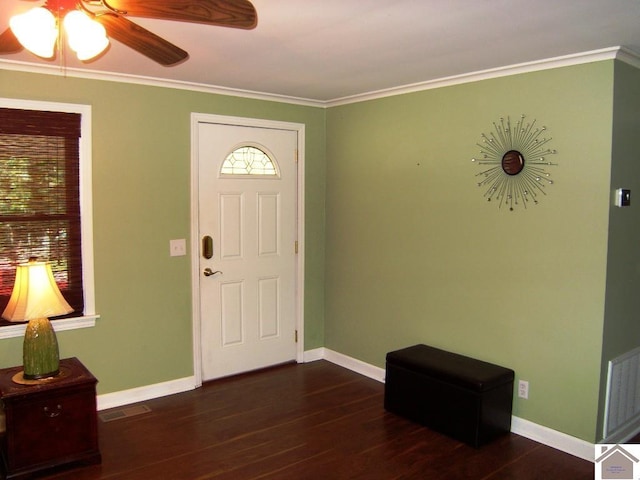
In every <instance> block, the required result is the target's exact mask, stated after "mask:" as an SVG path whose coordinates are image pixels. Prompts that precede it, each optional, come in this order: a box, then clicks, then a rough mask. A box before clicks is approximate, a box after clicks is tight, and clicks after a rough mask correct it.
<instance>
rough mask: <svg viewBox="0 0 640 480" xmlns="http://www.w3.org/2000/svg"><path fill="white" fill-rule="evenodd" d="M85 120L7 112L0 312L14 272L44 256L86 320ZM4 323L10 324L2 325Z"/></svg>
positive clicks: (0, 134) (1, 179)
mask: <svg viewBox="0 0 640 480" xmlns="http://www.w3.org/2000/svg"><path fill="white" fill-rule="evenodd" d="M80 136H81V115H80V114H78V113H66V112H48V111H40V110H21V109H16V108H0V314H1V313H2V312H3V311H4V308H5V306H6V304H7V302H8V301H9V297H10V295H11V291H12V289H13V282H14V279H15V267H16V265H17V264H19V263H23V262H26V261H28V259H29V258H30V257H37V259H38V260H39V261H47V262H49V263H50V264H51V267H52V270H53V275H54V277H55V279H56V282H57V284H58V287H59V288H60V291H61V292H62V295H63V296H64V297H65V299H66V300H67V302H68V303H69V305H71V307H73V309H74V312H73V313H72V314H70V315H67V317H70V316H81V315H83V309H84V301H83V298H84V295H83V288H82V238H81V223H80V222H81V219H80V148H79V147H80ZM0 324H4V325H6V324H9V322H6V321H4V320H2V321H1V322H0Z"/></svg>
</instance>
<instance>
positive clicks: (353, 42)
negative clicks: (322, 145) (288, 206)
mask: <svg viewBox="0 0 640 480" xmlns="http://www.w3.org/2000/svg"><path fill="white" fill-rule="evenodd" d="M43 3H44V0H40V1H38V0H35V1H34V0H1V1H0V32H2V31H4V30H5V29H6V28H7V27H8V22H9V18H10V16H11V15H13V14H15V13H19V12H21V11H24V10H28V9H29V8H32V7H34V6H37V5H41V4H43ZM252 3H253V4H254V5H255V7H256V10H257V12H258V26H257V27H256V28H255V29H254V30H238V29H231V28H223V27H212V26H207V25H199V24H190V23H183V22H169V21H164V20H150V19H138V18H132V17H129V19H131V20H133V21H135V22H136V23H139V24H140V25H142V26H144V27H145V28H147V29H148V30H151V31H152V32H154V33H156V34H157V35H160V36H162V37H164V38H165V39H167V40H169V41H170V42H172V43H174V44H176V45H177V46H179V47H181V48H183V49H184V50H186V51H188V52H189V55H190V57H189V59H188V60H187V61H186V62H184V63H182V64H180V65H176V66H173V67H162V66H160V65H157V64H156V63H154V62H153V61H151V60H148V59H147V58H146V57H144V56H142V55H140V54H139V53H137V52H135V51H133V50H131V49H129V48H127V47H126V46H124V45H122V44H119V43H118V42H116V41H112V44H111V47H110V49H109V50H108V51H107V52H106V54H105V55H103V56H102V57H101V58H99V59H97V60H95V61H93V62H91V63H86V64H82V63H80V62H78V61H76V60H74V59H73V58H72V55H65V60H64V61H65V64H64V65H65V66H66V67H67V68H69V69H75V68H80V69H88V70H91V71H100V72H102V71H104V72H113V73H118V74H128V75H134V76H144V77H152V78H158V79H169V80H176V81H181V82H188V83H195V84H201V85H206V86H216V87H225V88H231V89H240V90H248V91H253V92H262V93H269V94H276V95H283V96H288V97H296V98H301V99H309V100H317V101H323V102H324V101H330V100H336V99H340V98H344V97H349V96H353V95H358V94H363V93H367V92H375V91H379V90H383V89H388V88H393V87H399V86H403V85H409V84H413V83H419V82H426V81H431V80H436V79H442V78H446V77H451V76H456V75H461V74H466V73H471V72H479V71H483V70H488V69H494V68H499V67H505V66H509V65H514V64H520V63H527V62H534V61H538V60H544V59H549V58H554V57H561V56H566V55H572V54H578V53H583V52H590V51H594V50H599V49H603V48H607V47H614V46H623V47H625V48H627V49H629V50H631V51H632V52H636V53H640V0H252ZM3 60H4V61H9V62H10V63H11V64H13V63H14V62H28V63H30V64H31V63H33V64H39V65H42V64H48V65H52V66H54V67H59V66H60V64H61V61H60V59H57V60H54V61H45V60H41V59H39V58H38V57H36V56H34V55H32V54H30V53H28V52H26V51H23V52H22V53H19V54H12V55H3V56H2V57H0V68H2V65H3Z"/></svg>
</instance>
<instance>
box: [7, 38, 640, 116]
mask: <svg viewBox="0 0 640 480" xmlns="http://www.w3.org/2000/svg"><path fill="white" fill-rule="evenodd" d="M612 59H618V60H620V61H623V62H625V63H628V64H629V65H632V66H634V67H637V68H640V54H638V53H636V52H633V51H631V50H629V49H627V48H624V47H609V48H603V49H600V50H593V51H590V52H583V53H576V54H572V55H564V56H561V57H554V58H549V59H544V60H536V61H533V62H526V63H519V64H515V65H509V66H505V67H498V68H492V69H488V70H481V71H478V72H470V73H465V74H462V75H455V76H451V77H445V78H439V79H435V80H428V81H425V82H418V83H412V84H409V85H402V86H398V87H392V88H387V89H383V90H377V91H373V92H365V93H360V94H356V95H351V96H348V97H341V98H336V99H333V100H327V101H323V100H313V99H308V98H299V97H291V96H287V95H278V94H272V93H265V92H256V91H251V90H241V89H234V88H229V87H220V86H215V85H205V84H200V83H191V82H182V81H178V80H167V79H161V78H153V77H144V76H136V75H128V74H124V73H110V72H100V71H96V70H85V69H74V68H65V69H61V68H60V67H59V66H53V65H41V64H35V63H30V62H18V61H15V60H5V59H0V69H5V70H14V71H20V72H29V73H40V74H46V75H58V76H61V75H62V76H64V75H66V76H70V77H77V78H86V79H91V80H105V81H112V82H121V83H133V84H138V85H149V86H156V87H165V88H175V89H180V90H189V91H196V92H203V93H212V94H217V95H226V96H235V97H242V98H251V99H255V100H266V101H271V102H280V103H290V104H294V105H302V106H311V107H324V108H328V107H336V106H339V105H347V104H350V103H359V102H365V101H368V100H375V99H378V98H384V97H391V96H394V95H402V94H405V93H412V92H419V91H423V90H432V89H435V88H442V87H448V86H452V85H460V84H463V83H471V82H478V81H480V80H487V79H491V78H499V77H506V76H509V75H517V74H520V73H529V72H536V71H541V70H549V69H552V68H560V67H567V66H571V65H580V64H584V63H592V62H598V61H602V60H612Z"/></svg>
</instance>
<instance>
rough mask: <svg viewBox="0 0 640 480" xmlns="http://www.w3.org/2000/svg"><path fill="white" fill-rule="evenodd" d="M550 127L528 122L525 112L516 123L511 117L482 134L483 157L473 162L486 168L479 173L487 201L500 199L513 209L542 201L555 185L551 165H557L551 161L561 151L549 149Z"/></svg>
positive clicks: (498, 201) (481, 149) (500, 205)
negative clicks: (548, 188) (548, 189)
mask: <svg viewBox="0 0 640 480" xmlns="http://www.w3.org/2000/svg"><path fill="white" fill-rule="evenodd" d="M546 130H547V128H546V127H537V126H536V121H535V120H533V121H532V122H529V123H526V122H525V116H524V115H522V116H521V117H520V119H519V120H518V121H517V122H516V124H515V125H513V126H512V125H511V120H510V118H509V117H507V118H506V119H505V118H501V119H500V121H499V122H497V123H496V122H494V123H493V130H492V131H491V132H489V133H488V134H484V133H483V134H482V143H478V144H477V145H478V146H479V147H480V155H481V157H479V158H473V159H471V161H472V162H475V163H477V164H478V165H482V166H483V168H485V170H483V171H481V172H480V173H477V174H476V177H480V181H479V182H478V186H479V187H480V188H484V189H485V192H484V197H485V198H486V199H487V201H489V202H491V201H493V202H497V203H498V208H502V207H503V206H505V207H507V208H509V210H511V211H513V210H515V208H516V207H518V206H522V207H524V208H527V206H528V204H530V203H534V204H537V203H538V199H539V198H540V197H541V196H542V195H546V194H547V191H546V190H547V189H546V187H547V186H549V185H553V180H551V178H550V177H551V174H550V173H549V172H547V170H546V169H547V167H550V166H556V165H557V164H555V163H552V162H551V161H549V157H550V156H551V155H555V154H556V153H557V152H556V150H553V149H551V148H549V142H550V141H551V138H544V137H543V135H544V134H545V132H546Z"/></svg>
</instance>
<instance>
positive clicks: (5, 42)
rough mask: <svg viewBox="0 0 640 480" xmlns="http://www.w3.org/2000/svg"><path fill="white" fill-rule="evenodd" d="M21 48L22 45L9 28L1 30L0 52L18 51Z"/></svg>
mask: <svg viewBox="0 0 640 480" xmlns="http://www.w3.org/2000/svg"><path fill="white" fill-rule="evenodd" d="M22 49H23V47H22V45H21V44H20V42H19V41H18V39H17V38H16V36H15V35H14V34H13V31H12V30H11V29H10V28H7V29H6V30H5V31H4V32H2V34H0V54H4V53H18V52H19V51H21V50H22Z"/></svg>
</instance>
